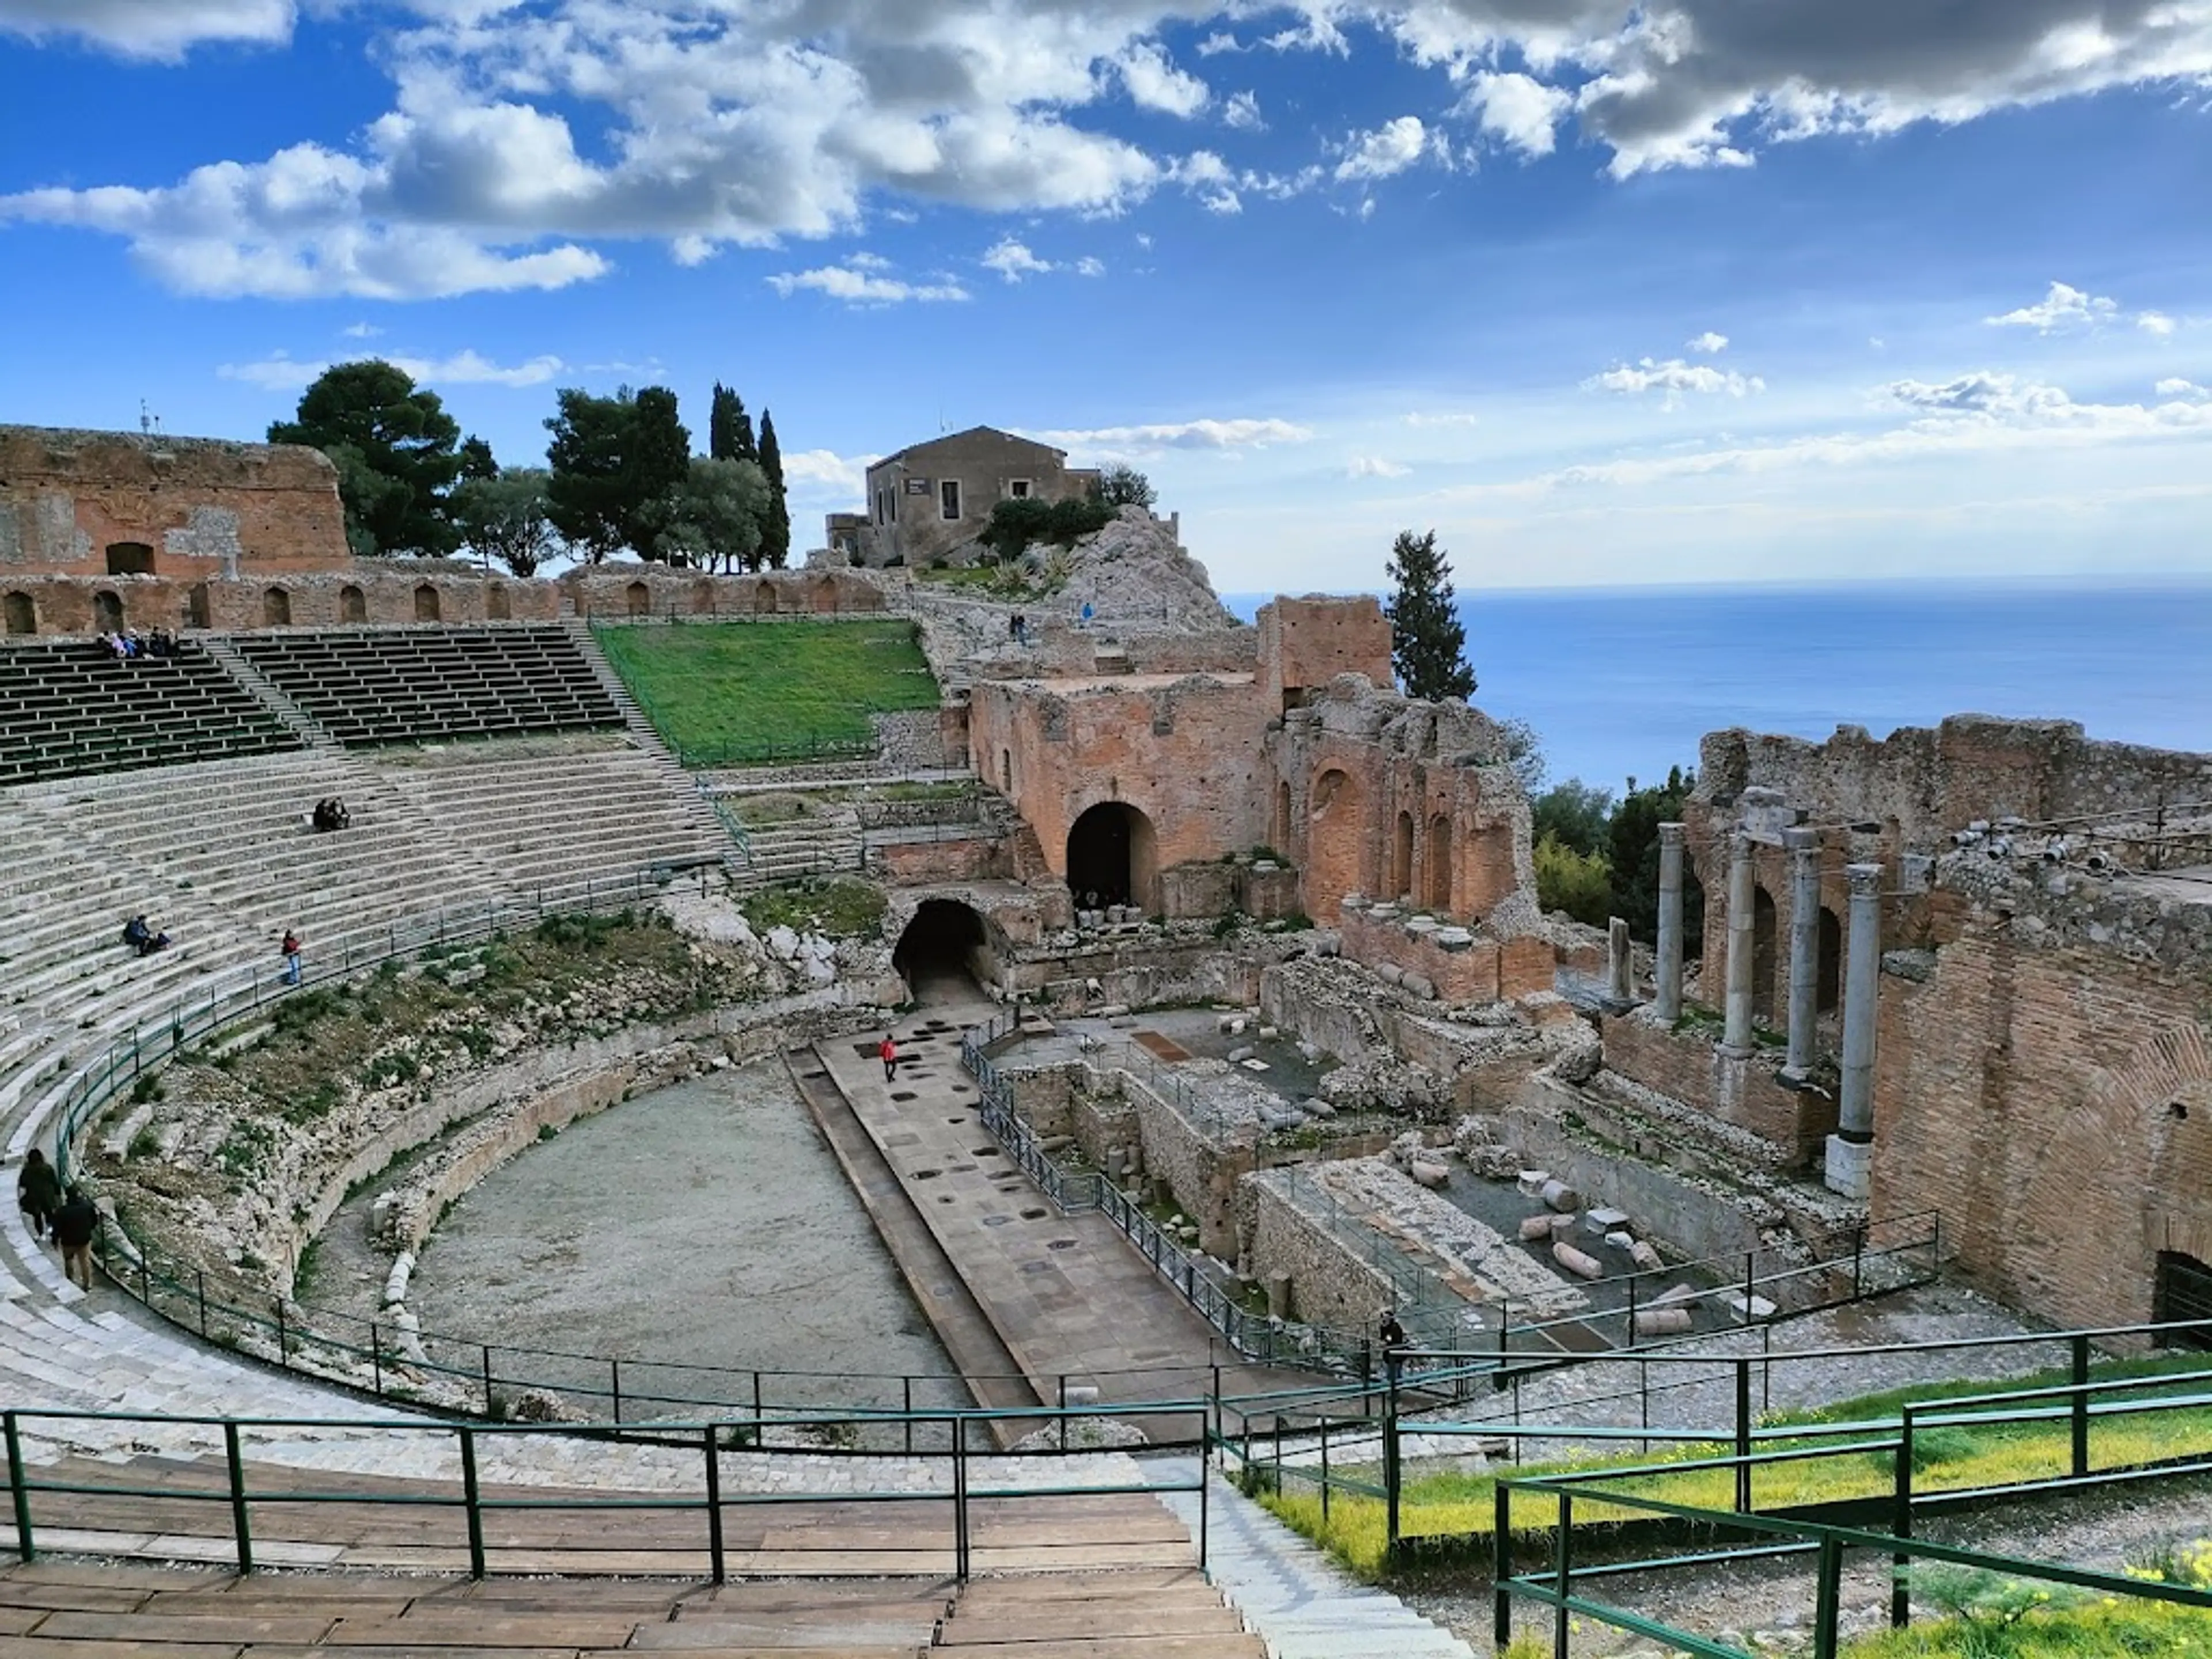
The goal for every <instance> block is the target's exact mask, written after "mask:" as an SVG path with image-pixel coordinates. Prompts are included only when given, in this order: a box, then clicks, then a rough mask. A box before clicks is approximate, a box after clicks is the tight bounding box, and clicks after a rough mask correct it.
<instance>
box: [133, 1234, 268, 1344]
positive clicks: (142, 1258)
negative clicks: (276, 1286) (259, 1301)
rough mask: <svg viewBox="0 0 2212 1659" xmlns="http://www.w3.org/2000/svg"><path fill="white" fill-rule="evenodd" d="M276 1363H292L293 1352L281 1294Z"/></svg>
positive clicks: (149, 1304) (148, 1304)
mask: <svg viewBox="0 0 2212 1659" xmlns="http://www.w3.org/2000/svg"><path fill="white" fill-rule="evenodd" d="M139 1260H140V1261H144V1260H145V1258H144V1257H143V1256H141V1257H140V1258H139ZM146 1305H147V1306H148V1307H149V1308H150V1307H152V1306H153V1305H154V1304H152V1303H151V1302H150V1301H149V1302H148V1303H147V1304H146ZM276 1363H277V1364H279V1365H289V1364H291V1363H292V1355H291V1352H290V1351H289V1349H287V1348H286V1347H285V1346H284V1298H283V1297H281V1296H280V1297H277V1298H276Z"/></svg>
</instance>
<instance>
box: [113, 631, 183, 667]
mask: <svg viewBox="0 0 2212 1659" xmlns="http://www.w3.org/2000/svg"><path fill="white" fill-rule="evenodd" d="M100 645H101V647H103V648H104V649H105V650H106V653H107V654H108V655H109V656H111V657H112V658H114V659H116V661H118V662H130V661H132V660H134V659H137V658H140V657H150V658H153V659H156V660H166V659H168V658H171V657H173V656H175V655H176V654H177V636H176V635H174V634H172V633H170V632H169V631H168V630H167V629H161V628H157V629H155V630H154V631H153V632H152V633H150V634H149V635H147V636H146V637H145V638H144V639H143V640H142V639H140V638H139V637H138V635H137V633H136V632H135V631H134V630H132V629H127V628H126V629H123V630H122V631H121V632H120V633H116V634H103V635H100Z"/></svg>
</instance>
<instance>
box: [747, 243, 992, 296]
mask: <svg viewBox="0 0 2212 1659" xmlns="http://www.w3.org/2000/svg"><path fill="white" fill-rule="evenodd" d="M885 269H886V266H885V264H884V261H883V260H881V259H878V258H873V257H872V256H871V255H868V254H856V255H854V257H853V258H850V259H848V260H847V261H846V262H845V263H844V264H842V265H822V266H818V267H817V268H816V269H815V270H787V271H779V272H778V273H777V274H776V275H775V276H770V277H769V279H768V285H769V287H770V288H772V289H775V291H776V292H777V293H778V294H780V295H782V296H783V297H784V298H785V299H789V298H790V297H791V296H792V295H794V294H797V293H799V292H800V291H801V290H802V289H812V290H813V291H814V292H815V293H817V294H822V295H828V296H829V298H830V299H832V300H842V301H844V302H845V303H846V304H847V305H848V306H896V305H904V304H906V303H907V302H908V301H919V302H921V303H923V304H934V303H942V302H944V301H952V300H964V299H966V298H968V290H967V289H964V288H963V287H961V286H960V284H959V283H954V282H938V283H909V282H907V281H905V280H903V279H902V278H900V277H896V276H885V275H884V274H883V273H884V270H885Z"/></svg>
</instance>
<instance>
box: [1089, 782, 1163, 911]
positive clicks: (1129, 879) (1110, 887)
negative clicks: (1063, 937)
mask: <svg viewBox="0 0 2212 1659" xmlns="http://www.w3.org/2000/svg"><path fill="white" fill-rule="evenodd" d="M1158 848H1159V838H1158V836H1156V835H1155V834H1154V833H1153V830H1152V820H1151V819H1150V818H1148V817H1146V816H1145V815H1144V814H1143V813H1142V812H1140V811H1138V810H1137V809H1136V808H1135V807H1133V806H1132V805H1129V804H1128V803H1127V801H1118V800H1109V801H1101V802H1099V803H1098V805H1096V806H1093V807H1091V809H1090V810H1089V811H1086V812H1085V813H1084V814H1083V816H1082V817H1079V818H1077V819H1076V821H1075V823H1074V825H1073V828H1071V829H1069V830H1068V832H1067V887H1068V890H1069V891H1070V892H1071V893H1073V894H1074V896H1075V902H1076V903H1077V904H1079V905H1080V906H1082V907H1084V908H1086V909H1089V908H1097V907H1100V906H1103V905H1109V904H1133V905H1135V906H1136V907H1137V908H1139V909H1140V910H1144V911H1146V912H1147V913H1152V912H1157V911H1158V908H1159V850H1158ZM1094 896H1095V897H1094Z"/></svg>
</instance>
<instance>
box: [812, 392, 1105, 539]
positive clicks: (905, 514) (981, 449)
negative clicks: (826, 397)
mask: <svg viewBox="0 0 2212 1659" xmlns="http://www.w3.org/2000/svg"><path fill="white" fill-rule="evenodd" d="M1097 478H1098V475H1097V472H1095V471H1090V470H1088V469H1085V468H1081V467H1070V466H1069V465H1067V452H1066V450H1064V449H1054V447H1052V446H1051V445H1050V444H1042V443H1038V442H1036V441H1035V440H1034V439H1030V438H1018V437H1016V436H1015V435H1013V434H1012V433H1011V432H1001V431H1000V430H999V429H998V428H996V427H989V426H975V427H970V428H968V429H967V430H966V431H965V432H955V433H951V434H950V435H947V436H945V437H942V438H932V439H930V440H929V441H927V442H926V443H918V444H910V445H908V447H906V448H904V449H902V450H900V451H899V452H898V453H896V454H894V455H886V456H884V459H881V460H880V461H878V462H877V463H876V464H875V465H873V466H872V467H870V468H869V469H868V477H867V489H868V506H867V510H866V512H865V513H831V514H830V515H829V521H828V524H827V526H826V530H825V533H826V535H827V537H828V541H829V547H830V548H831V550H833V551H837V552H842V553H844V554H845V555H846V556H848V557H851V556H858V560H859V562H860V563H862V564H867V565H886V564H908V565H926V564H927V563H928V562H930V561H931V560H933V559H939V558H948V559H956V560H957V559H960V558H962V557H963V552H962V550H963V549H965V548H966V547H968V545H969V544H971V543H972V542H974V540H975V538H976V537H977V536H978V535H979V534H980V533H981V532H982V529H983V526H985V525H986V524H987V523H988V522H989V520H990V517H991V508H992V507H993V506H994V505H995V504H996V503H998V502H1000V501H1023V500H1033V501H1066V500H1069V499H1071V498H1073V497H1079V496H1081V495H1085V494H1087V493H1088V492H1089V490H1090V489H1091V485H1092V484H1094V483H1097Z"/></svg>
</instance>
